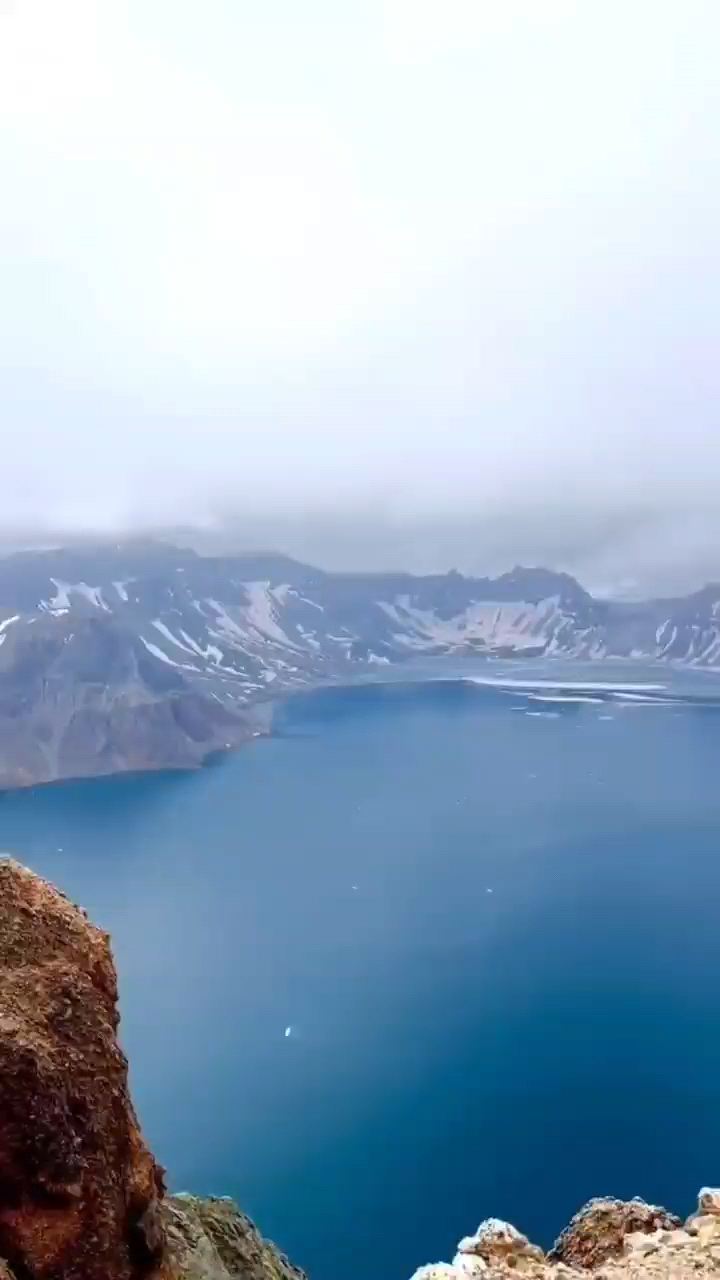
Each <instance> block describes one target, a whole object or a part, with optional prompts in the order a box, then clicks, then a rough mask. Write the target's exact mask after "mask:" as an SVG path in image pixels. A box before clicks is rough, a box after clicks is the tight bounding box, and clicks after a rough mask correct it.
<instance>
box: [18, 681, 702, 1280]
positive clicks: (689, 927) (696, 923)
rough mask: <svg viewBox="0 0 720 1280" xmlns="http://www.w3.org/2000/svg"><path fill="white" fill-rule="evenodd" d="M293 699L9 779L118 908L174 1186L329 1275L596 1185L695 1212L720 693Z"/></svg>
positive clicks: (411, 1254) (556, 1202)
mask: <svg viewBox="0 0 720 1280" xmlns="http://www.w3.org/2000/svg"><path fill="white" fill-rule="evenodd" d="M524 670H525V671H527V667H525V668H524ZM532 670H533V672H534V673H536V674H538V675H541V674H542V673H543V668H541V667H540V666H539V665H536V666H534V667H533V669H532ZM575 670H577V669H575ZM622 674H623V673H622V672H619V671H618V669H617V668H613V670H612V672H611V676H610V678H615V679H616V678H618V677H619V675H622ZM590 678H594V679H597V678H608V677H606V676H605V675H604V673H603V671H602V669H600V671H599V670H598V668H597V667H594V668H593V669H592V672H591V675H590ZM633 678H634V679H636V680H637V679H638V674H637V670H636V669H635V668H633ZM643 678H646V679H655V680H659V681H661V682H666V683H668V684H669V685H671V686H672V687H675V686H676V685H677V686H678V687H682V689H684V690H686V691H690V692H692V693H694V694H697V692H698V690H700V691H703V690H704V691H706V692H707V691H711V692H712V693H713V694H714V695H715V696H717V694H718V691H720V677H714V678H713V677H704V682H703V678H701V677H700V676H698V677H697V679H695V678H694V677H693V678H692V679H691V678H690V677H678V678H674V677H671V676H670V675H669V674H668V672H667V671H666V670H662V671H661V672H660V674H659V675H658V672H657V671H655V672H652V671H651V672H649V673H648V672H644V673H643ZM693 681H694V683H693ZM538 710H540V711H546V712H547V711H550V712H551V714H539V715H538V714H528V712H529V711H535V712H537V711H538ZM277 729H278V736H276V737H275V738H274V739H272V740H269V741H258V742H257V743H256V744H254V745H252V746H250V747H248V748H247V749H245V750H242V751H240V752H239V753H238V754H236V755H234V756H231V757H227V758H225V759H224V760H222V761H221V762H218V763H217V764H215V765H213V766H211V767H208V768H207V769H205V770H204V771H202V772H199V773H196V774H189V775H162V776H161V775H153V776H151V775H146V776H144V777H134V778H117V779H112V780H110V781H93V782H81V783H71V784H65V785H62V786H57V787H51V788H45V789H39V790H36V791H32V792H19V793H15V794H10V795H5V796H3V797H1V798H0V846H2V847H4V848H5V849H8V850H11V851H14V852H15V853H16V854H17V855H18V856H19V857H20V858H21V859H22V860H24V861H25V862H27V863H29V864H30V865H31V866H33V867H35V868H36V869H38V870H40V871H41V872H43V873H44V874H46V875H48V876H50V877H51V878H52V879H54V880H55V881H56V882H57V883H59V884H60V885H61V887H63V888H64V889H65V890H66V891H67V892H68V893H70V894H71V895H72V896H73V897H74V898H75V899H76V900H78V901H80V902H82V904H83V905H84V906H85V907H86V908H87V909H88V911H89V912H90V913H91V915H92V916H93V918H94V919H96V920H97V921H98V922H99V923H101V924H103V925H104V926H105V927H107V928H109V929H110V930H111V931H112V934H113V939H114V947H115V952H116V956H117V959H118V964H119V969H120V978H121V986H122V1006H123V1023H122V1034H123V1040H124V1044H125V1047H126V1049H127V1051H128V1054H129V1056H130V1059H131V1063H132V1077H133V1087H134V1093H135V1097H136V1101H137V1104H138V1109H139V1111H140V1114H141V1118H142V1121H143V1124H144V1127H145V1130H146V1133H147V1135H148V1138H149V1141H150V1142H151V1144H152V1146H153V1148H154V1149H155V1151H156V1152H157V1154H158V1155H159V1157H160V1158H161V1160H162V1161H163V1162H164V1163H165V1164H166V1165H167V1167H168V1171H169V1180H170V1182H171V1184H172V1186H173V1187H174V1188H178V1189H179V1188H184V1189H190V1190H197V1191H199V1192H213V1193H217V1194H228V1195H232V1196H234V1197H236V1198H237V1199H238V1200H239V1201H240V1203H241V1204H242V1206H243V1207H244V1208H245V1209H246V1211H247V1212H249V1213H250V1214H251V1215H252V1216H253V1217H255V1218H256V1219H257V1221H258V1223H259V1224H260V1226H261V1228H262V1229H263V1231H264V1232H265V1233H266V1234H268V1235H270V1236H272V1237H274V1238H275V1239H276V1240H277V1241H278V1242H279V1243H280V1244H281V1245H282V1247H283V1248H284V1249H285V1250H286V1251H287V1252H288V1253H289V1254H290V1255H291V1256H292V1258H293V1259H294V1260H295V1261H296V1262H298V1263H299V1264H301V1265H303V1266H305V1267H306V1268H307V1269H308V1270H309V1271H310V1273H311V1276H312V1277H313V1280H337V1276H338V1275H343V1276H345V1277H348V1280H371V1278H372V1277H375V1276H378V1277H379V1276H382V1277H383V1278H384V1280H385V1278H387V1280H406V1278H407V1277H408V1276H409V1275H410V1274H411V1272H412V1270H413V1269H414V1267H415V1266H416V1265H418V1264H420V1263H422V1262H427V1261H432V1260H435V1259H437V1258H440V1257H448V1256H449V1255H451V1253H452V1251H453V1246H454V1243H455V1241H456V1240H457V1238H458V1237H459V1236H460V1235H462V1234H465V1233H467V1232H469V1231H471V1230H472V1229H473V1228H474V1227H475V1226H476V1225H477V1223H478V1221H479V1220H480V1219H481V1218H483V1217H484V1216H487V1215H489V1214H496V1215H499V1216H503V1217H508V1218H510V1219H511V1220H513V1221H515V1222H516V1224H517V1225H518V1226H520V1227H521V1228H522V1229H523V1230H525V1231H527V1232H528V1233H529V1234H530V1235H531V1236H532V1237H534V1238H535V1239H538V1240H540V1241H541V1242H543V1243H549V1242H550V1240H551V1239H552V1238H553V1236H554V1235H555V1234H556V1232H557V1231H558V1230H559V1229H560V1228H561V1227H562V1226H563V1225H564V1223H565V1222H566V1221H567V1219H568V1218H569V1216H570V1215H571V1214H572V1212H573V1211H574V1210H575V1209H576V1208H577V1207H578V1206H579V1205H580V1203H581V1202H582V1201H583V1200H585V1199H586V1198H588V1197H589V1196H591V1195H598V1194H607V1193H612V1194H616V1195H620V1196H632V1195H635V1194H642V1195H643V1196H645V1197H646V1198H651V1199H655V1200H659V1201H660V1202H665V1203H668V1204H670V1205H671V1206H672V1207H673V1208H675V1209H676V1210H678V1211H683V1210H688V1211H689V1209H690V1208H691V1206H692V1203H693V1199H694V1195H695V1192H696V1191H697V1188H698V1187H699V1186H700V1185H701V1183H703V1182H708V1181H710V1182H712V1181H717V1178H718V1174H719V1172H720V1155H719V1154H718V1153H719V1152H720V1000H719V999H718V989H719V984H720V822H719V818H720V796H719V794H718V778H719V777H720V709H718V707H717V706H709V705H693V706H685V705H653V706H650V705H643V704H632V703H630V704H625V705H622V706H621V705H616V704H606V703H582V702H569V703H564V704H563V703H557V704H542V703H540V704H538V703H531V702H528V701H527V700H526V698H525V697H524V696H523V695H521V694H518V696H517V697H515V696H514V695H513V694H512V693H510V694H508V693H499V692H498V691H496V690H493V689H492V688H479V687H475V686H472V685H468V684H460V683H453V682H447V683H443V682H436V683H430V684H425V685H416V686H406V685H399V684H398V685H395V684H391V683H388V684H385V685H379V686H377V687H366V688H357V689H350V690H328V691H324V692H322V693H316V694H313V695H308V696H302V697H297V698H295V699H292V700H291V701H290V702H289V703H288V704H287V706H286V707H285V708H284V709H282V710H281V711H280V713H279V715H278V721H277ZM490 890H491V892H489V891H490ZM288 1027H290V1029H291V1030H290V1034H289V1035H286V1034H285V1032H286V1028H288Z"/></svg>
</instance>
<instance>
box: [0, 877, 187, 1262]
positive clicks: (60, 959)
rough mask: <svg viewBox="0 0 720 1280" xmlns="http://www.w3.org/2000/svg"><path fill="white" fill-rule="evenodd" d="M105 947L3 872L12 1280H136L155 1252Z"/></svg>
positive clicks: (4, 1118) (1, 1017)
mask: <svg viewBox="0 0 720 1280" xmlns="http://www.w3.org/2000/svg"><path fill="white" fill-rule="evenodd" d="M117 1024H118V1013H117V986H116V978H115V968H114V965H113V962H112V957H111V954H110V946H109V942H108V937H107V935H106V934H105V933H103V932H101V930H99V929H96V928H95V927H94V926H93V925H91V924H90V922H89V921H88V920H87V918H86V917H85V915H84V914H83V912H81V911H80V910H79V909H78V908H77V907H75V906H73V905H72V904H71V903H70V902H69V901H68V900H67V898H65V897H63V895H62V894H60V893H59V892H58V891H57V890H56V889H54V888H53V887H52V886H51V885H49V884H47V883H46V882H45V881H44V880H41V879H40V878H39V877H38V876H35V875H33V873H32V872H30V871H28V870H27V869H26V868H25V867H22V866H20V865H19V864H18V863H16V862H13V861H11V860H9V859H3V860H1V861H0V1257H3V1258H4V1259H6V1261H7V1263H8V1264H9V1266H10V1267H11V1269H12V1270H13V1271H14V1272H15V1274H16V1276H17V1277H18V1280H61V1278H62V1280H136V1278H139V1277H143V1276H146V1275H148V1273H150V1272H151V1271H152V1269H153V1267H154V1266H155V1265H156V1263H157V1262H158V1260H159V1258H160V1255H161V1252H162V1234H161V1231H160V1227H159V1219H158V1199H159V1196H160V1195H161V1194H162V1189H163V1179H162V1170H161V1169H160V1168H159V1167H158V1165H156V1163H155V1161H154V1160H153V1157H152V1156H151V1154H150V1152H149V1151H148V1149H147V1147H146V1146H145V1144H144V1142H143V1140H142V1137H141V1135H140V1132H139V1129H138V1125H137V1121H136V1118H135V1113H134V1111H133V1107H132V1103H131V1101H130V1098H129V1095H128V1087H127V1063H126V1060H125V1057H124V1056H123V1054H122V1052H121V1050H120V1048H119V1046H118V1043H117V1038H116V1032H117Z"/></svg>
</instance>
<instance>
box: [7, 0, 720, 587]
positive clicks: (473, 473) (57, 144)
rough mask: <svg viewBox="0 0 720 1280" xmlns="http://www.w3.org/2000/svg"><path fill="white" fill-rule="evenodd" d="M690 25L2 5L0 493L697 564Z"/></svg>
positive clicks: (435, 553)
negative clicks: (0, 434) (0, 474)
mask: <svg viewBox="0 0 720 1280" xmlns="http://www.w3.org/2000/svg"><path fill="white" fill-rule="evenodd" d="M718 47H720V6H718V5H717V3H716V2H715V0H707V2H704V0H574V2H571V0H503V2H502V3H497V2H496V0H303V2H302V3H300V2H299V0H262V3H257V0H252V2H251V0H204V2H203V3H202V4H198V3H197V0H62V2H59V0H0V162H1V165H2V176H1V187H0V190H1V195H0V273H1V277H2V286H1V288H0V414H1V416H2V423H3V437H4V448H3V452H2V459H3V486H2V491H3V501H2V510H1V511H0V525H1V526H3V527H5V528H9V527H15V526H18V525H22V526H24V527H28V526H33V525H45V526H47V527H52V528H56V527H67V528H88V527H99V528H112V527H115V526H117V527H124V526H130V527H140V526H144V525H147V524H152V523H156V522H157V523H192V522H193V521H195V520H218V519H219V520H225V519H228V520H239V521H240V524H241V528H242V530H243V531H245V530H246V529H248V530H249V532H248V537H252V526H253V522H254V523H255V525H256V526H257V528H258V530H261V531H262V535H263V536H265V535H266V534H267V536H268V537H274V536H275V532H276V530H277V539H280V540H282V539H283V538H285V540H286V541H288V542H293V543H296V544H297V546H295V545H293V546H291V547H290V549H291V550H295V549H298V548H299V549H301V550H305V551H308V550H309V551H310V552H311V553H313V554H315V555H316V557H321V556H322V554H323V551H325V553H326V559H328V560H332V559H333V557H335V558H337V556H338V554H341V553H342V554H344V555H347V556H348V557H349V558H350V559H352V560H354V561H356V562H357V561H360V560H362V558H363V555H365V554H366V555H367V558H368V561H369V562H370V561H372V563H373V564H377V563H382V562H398V557H399V556H403V557H404V558H405V560H406V561H407V562H408V563H409V564H410V563H411V567H422V566H423V565H425V564H427V565H428V567H436V563H435V562H438V561H441V562H442V563H443V564H446V563H447V562H448V561H450V562H454V563H460V564H461V566H462V567H467V568H475V569H479V568H480V569H481V568H483V567H488V568H493V567H497V566H498V564H499V562H501V561H502V560H503V559H505V558H524V559H527V558H531V559H543V558H545V559H548V558H551V559H552V558H554V559H555V560H556V561H557V562H563V563H565V564H568V565H569V566H571V567H577V568H579V569H582V568H583V567H584V566H585V567H586V568H587V570H588V572H591V576H592V575H594V577H595V578H596V579H597V580H598V582H599V579H600V578H602V577H603V576H604V575H609V579H611V580H612V583H613V584H616V583H619V582H620V581H621V579H623V578H627V579H628V581H629V582H630V583H632V581H633V580H635V579H636V578H637V577H638V576H640V577H642V576H643V575H645V574H646V573H647V572H648V571H649V566H650V567H652V565H653V564H655V567H657V564H660V565H661V566H662V565H664V564H665V563H666V562H667V563H668V564H669V565H670V566H671V569H672V571H673V573H674V572H675V570H676V569H678V566H679V569H678V572H680V573H681V574H682V573H685V572H687V573H688V574H689V576H690V578H692V577H693V575H696V576H697V575H699V576H708V574H711V573H713V572H714V573H715V575H716V576H718V577H720V514H718V512H719V511H720V503H719V502H718V488H719V485H720V429H719V428H720V424H719V423H718V411H717V410H718V378H719V375H718V369H719V368H720V361H719V359H718V340H719V338H720V323H719V320H720V316H719V312H720V278H719V277H720V265H719V260H718V226H719V225H720V222H719V214H720V210H719V208H718V203H719V202H718V194H719V193H720V173H719V168H720V147H719V144H718V135H719V132H720V130H719V126H720V102H719V97H720V89H719V84H720V80H719V77H718V72H717V65H718ZM305 520H307V522H308V523H307V525H306V527H305V529H304V530H303V527H302V526H303V521H305ZM279 522H281V523H279ZM338 522H340V523H344V524H345V525H346V529H345V534H344V535H343V536H342V537H339V539H338V541H337V543H335V542H334V540H333V538H332V537H331V536H330V535H329V533H328V530H332V529H333V528H336V527H337V525H338ZM258 536H260V534H258ZM303 537H304V539H305V544H308V543H309V545H302V544H303ZM326 538H329V543H330V544H331V545H328V546H327V547H324V544H323V540H324V539H326ZM716 547H717V551H716V550H715V548H716ZM625 560H627V562H628V563H627V565H625V563H624V562H625ZM491 562H492V563H491ZM600 585H601V584H600Z"/></svg>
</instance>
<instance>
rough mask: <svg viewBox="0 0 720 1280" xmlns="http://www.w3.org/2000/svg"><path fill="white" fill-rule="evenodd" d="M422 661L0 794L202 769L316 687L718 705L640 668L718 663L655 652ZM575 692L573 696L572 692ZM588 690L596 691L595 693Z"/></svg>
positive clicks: (284, 696)
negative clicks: (137, 758) (176, 749)
mask: <svg viewBox="0 0 720 1280" xmlns="http://www.w3.org/2000/svg"><path fill="white" fill-rule="evenodd" d="M419 661H421V662H423V667H422V669H417V667H416V666H415V664H414V663H412V662H411V663H410V664H408V665H406V664H405V663H399V664H398V665H391V664H389V665H388V666H387V667H385V666H383V667H382V668H381V669H380V670H370V669H363V670H362V671H359V672H358V673H357V674H354V675H348V674H346V673H343V674H342V675H338V676H337V677H327V678H326V679H323V680H320V681H317V680H316V681H310V682H308V684H306V685H301V686H295V687H291V688H286V689H283V690H278V692H277V693H274V694H273V695H271V696H269V697H266V698H262V699H260V700H259V701H258V702H253V703H249V704H247V705H245V706H244V707H242V708H239V709H240V710H242V712H243V714H245V715H246V716H248V718H249V721H250V727H249V728H248V729H247V732H246V733H245V734H244V735H243V736H242V737H239V738H238V739H237V740H236V741H233V742H226V743H220V744H216V745H214V746H212V747H210V748H209V749H208V750H207V752H205V753H204V754H203V755H202V756H199V757H198V759H197V760H193V761H188V762H187V763H183V764H166V763H148V764H144V765H141V766H139V767H138V766H133V767H129V768H127V769H125V768H113V769H99V770H98V771H93V770H91V769H89V770H88V771H87V772H82V773H68V774H60V775H58V776H57V777H53V778H38V779H28V780H27V781H14V782H12V783H10V784H7V785H1V784H0V802H1V801H2V798H3V796H6V795H12V794H13V793H15V792H20V791H22V792H30V791H33V790H35V789H36V788H41V787H43V788H44V787H52V786H58V785H60V784H63V783H70V782H93V781H100V780H109V779H111V778H137V777H141V776H143V775H146V774H161V773H165V774H168V775H169V776H177V777H181V776H183V775H185V774H192V773H197V772H199V771H200V770H202V769H205V768H212V767H213V765H214V764H217V763H220V762H221V761H222V760H224V759H225V758H226V757H227V756H229V755H231V754H234V753H235V752H237V751H240V750H241V749H244V748H245V747H247V746H249V745H250V744H252V743H253V742H258V741H262V740H263V739H271V738H273V737H275V736H277V735H276V733H275V722H276V718H277V716H278V714H279V712H280V710H281V708H282V707H283V706H285V705H287V704H288V703H289V702H290V701H291V700H294V699H297V698H301V697H312V696H314V695H316V694H318V693H333V692H335V693H341V692H343V691H347V692H349V691H351V690H357V689H379V688H382V687H383V686H394V687H396V688H403V687H404V688H406V689H411V688H413V687H415V688H419V687H421V686H423V685H432V684H464V685H467V686H475V687H476V688H477V689H478V691H480V690H484V691H486V692H492V691H493V690H494V691H496V692H497V693H503V692H506V693H508V694H512V695H513V696H515V697H519V698H523V697H526V698H527V699H528V700H529V701H545V702H546V703H548V704H549V703H550V702H554V701H557V702H564V703H566V704H567V703H572V702H574V701H585V702H587V701H589V700H590V701H596V702H598V703H600V702H604V703H615V704H620V705H623V706H631V705H635V706H639V705H646V706H647V705H655V706H690V707H692V706H695V707H698V708H700V707H707V708H708V709H712V708H718V709H720V687H719V688H718V692H717V695H716V696H711V697H708V695H707V691H706V692H705V693H701V692H700V691H699V690H698V691H697V692H696V693H694V692H691V691H690V690H687V691H685V692H682V693H680V692H677V691H673V690H672V689H669V688H667V686H666V685H665V684H661V683H659V682H658V683H654V682H651V681H650V680H647V681H643V680H642V679H641V678H639V676H640V671H639V669H640V668H642V669H644V670H645V671H647V673H648V675H650V673H654V674H656V676H657V677H658V681H659V678H660V676H663V677H665V679H667V677H668V676H671V677H673V678H675V679H677V678H678V677H682V676H683V675H684V676H686V677H688V678H689V679H691V680H698V681H702V682H703V683H704V682H705V680H706V679H710V680H712V679H713V678H715V679H716V680H717V679H718V678H719V677H720V671H718V670H716V669H709V668H698V667H692V666H689V665H688V664H685V663H674V662H669V661H665V662H662V661H660V660H658V659H639V658H618V657H616V656H612V657H606V658H594V659H574V658H567V657H564V656H563V655H558V656H554V655H551V656H550V657H548V658H542V657H525V658H523V657H516V658H505V657H503V658H498V657H491V656H487V657H484V656H480V655H475V654H473V655H467V656H466V657H464V658H462V657H460V658H457V657H454V656H451V655H434V656H432V657H429V658H426V659H420V660H419ZM443 661H445V662H447V663H448V664H450V663H452V664H457V666H455V665H453V667H452V669H447V668H446V669H445V670H439V669H438V670H433V669H432V668H433V666H435V664H437V666H438V668H439V667H441V666H442V664H443ZM551 663H553V664H554V663H557V664H558V666H562V668H563V670H562V672H558V675H557V677H553V675H552V674H551V673H550V672H549V671H548V665H546V664H551ZM465 664H467V667H466V669H465V670H463V669H462V667H463V666H465ZM470 664H472V666H473V669H472V670H468V669H467V668H468V667H469V666H470ZM475 664H477V665H475ZM621 665H624V666H625V667H626V668H627V671H628V676H630V675H631V674H632V675H634V676H635V678H634V679H633V680H630V679H622V678H621V677H618V678H616V679H613V680H605V681H603V679H602V672H603V671H605V672H606V673H607V672H608V668H612V669H613V670H614V671H615V672H617V669H618V667H619V666H621ZM537 667H539V668H540V669H539V670H538V671H537V674H530V673H529V672H530V671H531V670H532V668H537ZM520 671H522V672H523V678H518V674H517V673H518V672H520ZM581 671H588V672H589V671H593V672H597V676H596V678H594V679H593V678H591V677H590V676H589V675H588V676H587V677H586V678H582V677H581V676H580V672H581ZM526 673H527V674H526ZM553 691H556V692H557V694H558V696H557V697H556V698H553V697H552V694H553ZM573 694H574V695H575V697H573ZM563 695H565V696H563ZM588 695H591V696H590V698H589V697H588Z"/></svg>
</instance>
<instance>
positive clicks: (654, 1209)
mask: <svg viewBox="0 0 720 1280" xmlns="http://www.w3.org/2000/svg"><path fill="white" fill-rule="evenodd" d="M681 1225H682V1224H681V1221H680V1219H679V1218H678V1217H676V1216H675V1214H674V1213H668V1212H667V1210H666V1209H661V1208H660V1207H659V1206H658V1205H656V1204H646V1203H645V1201H644V1200H637V1199H636V1200H613V1199H608V1198H599V1199H597V1200H589V1201H588V1203H587V1204H586V1205H585V1206H584V1207H583V1208H582V1209H581V1210H580V1212H579V1213H576V1214H575V1217H574V1218H573V1219H572V1222H571V1223H570V1225H569V1226H568V1227H566V1228H565V1230H564V1231H563V1233H562V1235H561V1236H559V1237H558V1239H557V1240H556V1241H555V1244H554V1246H553V1248H552V1250H551V1252H550V1255H549V1256H550V1258H551V1260H552V1261H554V1262H566V1263H567V1264H568V1266H571V1267H584V1268H585V1269H586V1270H590V1269H592V1268H593V1267H598V1266H600V1263H602V1262H607V1261H608V1259H609V1258H619V1257H620V1255H621V1254H622V1252H623V1247H624V1241H625V1238H626V1236H629V1235H632V1234H633V1233H634V1232H637V1231H640V1232H642V1233H643V1234H645V1235H648V1234H649V1233H650V1232H653V1231H658V1230H663V1231H668V1230H669V1231H672V1230H673V1229H674V1228H675V1227H679V1226H681Z"/></svg>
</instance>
